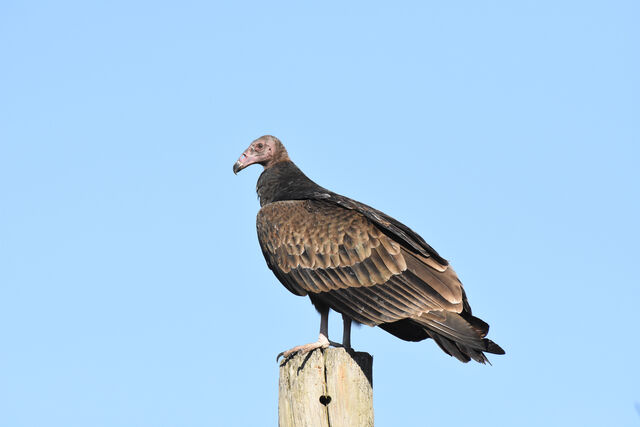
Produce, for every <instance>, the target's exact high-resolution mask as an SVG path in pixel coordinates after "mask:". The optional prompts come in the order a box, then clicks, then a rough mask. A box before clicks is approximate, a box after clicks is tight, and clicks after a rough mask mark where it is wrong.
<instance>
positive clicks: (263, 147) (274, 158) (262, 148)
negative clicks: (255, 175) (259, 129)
mask: <svg viewBox="0 0 640 427" xmlns="http://www.w3.org/2000/svg"><path fill="white" fill-rule="evenodd" d="M287 160H289V155H288V154H287V150H286V149H285V148H284V145H282V142H280V140H279V139H278V138H276V137H275V136H271V135H264V136H261V137H260V138H258V139H256V140H255V141H253V142H252V143H251V145H249V148H247V149H246V150H244V153H242V155H241V156H240V158H239V159H238V161H237V162H236V163H235V164H234V165H233V173H236V174H237V173H238V172H240V171H241V170H242V169H244V168H246V167H247V166H250V165H253V164H254V163H257V164H259V165H262V166H264V168H265V169H267V168H269V167H271V166H273V165H274V164H276V163H279V162H284V161H287Z"/></svg>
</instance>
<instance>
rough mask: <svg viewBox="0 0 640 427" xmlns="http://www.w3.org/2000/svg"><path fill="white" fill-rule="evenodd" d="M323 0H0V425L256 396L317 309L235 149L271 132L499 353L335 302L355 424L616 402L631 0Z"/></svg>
mask: <svg viewBox="0 0 640 427" xmlns="http://www.w3.org/2000/svg"><path fill="white" fill-rule="evenodd" d="M345 3H346V2H314V4H313V5H310V4H309V2H291V3H273V2H228V3H227V4H223V3H219V2H206V1H200V2H199V1H182V2H175V3H171V2H164V1H148V2H129V1H126V2H125V1H113V2H111V1H110V2H106V1H96V2H85V1H77V2H69V1H55V2H54V1H51V2H24V1H14V0H5V1H3V2H2V3H1V4H0V58H1V60H2V65H1V66H0V425H2V426H3V427H4V426H7V427H23V426H24V427H26V426H29V427H31V426H33V427H41V426H55V427H57V426H60V427H75V426H77V427H86V426H92V427H100V426H105V427H106V426H109V427H111V426H131V427H141V426H149V427H152V426H153V427H158V426H231V425H238V426H258V425H275V424H276V420H277V376H278V368H277V365H276V363H275V355H276V354H277V353H278V352H280V351H281V350H284V349H286V348H289V347H291V346H293V345H296V344H301V343H304V342H308V341H311V340H314V339H315V338H316V337H317V332H318V322H319V316H318V314H317V313H316V312H315V310H314V309H313V308H312V306H311V304H310V303H309V302H308V300H307V299H304V298H299V297H295V296H293V295H291V294H289V293H288V291H286V290H285V289H284V287H282V286H281V285H280V284H279V283H278V282H277V281H276V279H275V278H274V277H273V276H272V274H271V272H270V271H269V270H268V269H267V267H266V266H265V264H264V261H263V259H262V254H261V253H260V250H259V247H258V243H257V238H256V233H255V214H256V212H257V210H258V202H257V200H256V196H255V191H254V188H255V181H256V179H257V177H258V174H259V172H260V168H259V167H253V168H249V169H247V170H245V171H243V172H242V173H241V174H240V175H238V176H234V175H233V173H232V171H231V167H232V165H233V163H234V162H235V160H236V159H237V158H238V156H239V155H240V153H241V152H242V151H243V150H244V149H245V148H246V146H247V145H248V144H249V143H250V142H251V141H252V140H253V139H254V138H256V137H258V136H260V135H263V134H266V133H270V134H274V135H277V136H278V137H280V138H281V139H282V140H283V141H284V143H285V144H286V146H287V148H288V150H289V153H290V155H291V157H292V158H293V159H294V160H295V161H296V163H297V164H298V165H299V166H300V167H301V168H302V169H303V170H304V171H305V172H306V173H307V174H308V175H309V176H311V177H312V178H313V179H315V180H316V181H317V182H318V183H320V184H321V185H323V186H325V187H328V188H330V189H332V190H334V191H337V192H340V193H343V194H345V195H348V196H350V197H353V198H356V199H358V200H360V201H363V202H365V203H368V204H371V205H374V206H375V207H377V208H379V209H381V210H383V211H385V212H387V213H389V214H390V215H392V216H394V217H396V218H398V219H400V220H401V221H403V222H405V223H406V224H408V225H409V226H411V227H412V228H413V229H415V230H416V231H418V232H419V233H421V234H422V235H423V237H425V239H426V240H427V241H428V242H430V243H431V244H432V245H433V246H434V247H435V248H436V249H437V250H438V251H439V252H440V253H441V254H442V255H443V256H445V257H446V258H448V259H449V260H450V261H451V262H452V264H453V265H454V267H455V268H456V270H457V272H458V273H459V275H460V276H461V278H462V281H463V282H464V284H465V287H466V289H467V293H468V295H469V298H470V301H471V304H472V307H473V309H474V313H475V314H477V315H478V316H480V317H482V318H483V319H485V320H486V321H488V322H489V323H490V324H491V327H492V328H491V332H490V337H491V338H492V339H493V340H495V341H496V342H497V343H499V344H500V345H501V346H502V347H504V348H505V350H506V351H507V355H506V356H493V357H490V358H491V361H492V362H493V366H481V365H478V364H467V365H465V364H462V363H459V362H458V361H456V360H455V359H452V358H450V357H448V356H446V355H445V354H443V353H442V352H441V351H440V350H439V349H438V348H437V347H436V345H435V344H434V343H433V342H431V341H427V342H422V343H406V342H402V341H400V340H398V339H395V338H393V337H392V336H390V335H388V334H387V333H385V332H383V331H381V330H378V329H372V328H368V327H360V328H357V329H356V330H355V331H354V336H353V343H354V346H355V347H356V348H357V349H359V350H363V351H367V352H370V353H372V354H373V355H374V361H375V362H374V392H375V414H376V421H377V424H376V425H377V426H383V427H384V426H389V427H392V426H422V425H424V426H442V425H447V426H470V425H473V426H475V427H482V426H540V425H550V426H568V425H575V426H604V425H607V426H639V425H640V414H638V413H637V412H636V408H635V405H636V402H640V372H639V371H640V368H639V364H638V357H639V356H638V354H640V328H639V324H640V321H639V320H638V301H639V300H640V283H639V282H640V280H639V274H638V259H639V256H640V250H639V249H638V241H639V240H640V227H639V225H638V222H639V218H640V194H639V193H640V191H639V184H640V172H639V169H640V166H639V163H640V120H639V119H640V84H639V83H640V78H639V77H638V76H640V56H639V55H638V48H639V42H640V26H639V25H638V21H639V19H640V6H639V4H638V2H634V1H607V2H605V1H601V2H595V1H520V2H512V1H484V2H478V1H461V2H415V3H409V2H401V3H398V4H395V5H394V6H389V5H387V4H385V3H386V2H384V3H380V2H371V1H367V2H357V3H356V2H350V4H345ZM340 330H341V322H340V320H339V316H336V315H333V316H332V317H331V319H330V332H331V334H332V338H336V339H340Z"/></svg>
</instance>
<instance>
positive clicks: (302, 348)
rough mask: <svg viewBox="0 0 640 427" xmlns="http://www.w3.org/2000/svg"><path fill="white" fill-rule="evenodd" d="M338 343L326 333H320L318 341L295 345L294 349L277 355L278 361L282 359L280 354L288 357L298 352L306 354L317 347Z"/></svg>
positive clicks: (326, 346)
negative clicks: (331, 339) (330, 339)
mask: <svg viewBox="0 0 640 427" xmlns="http://www.w3.org/2000/svg"><path fill="white" fill-rule="evenodd" d="M336 344H337V343H335V342H333V341H329V338H327V337H326V336H325V335H324V334H320V336H319V337H318V341H316V342H312V343H309V344H304V345H298V346H295V347H293V348H292V349H289V350H287V351H283V352H281V353H279V354H278V356H276V362H277V361H278V360H279V359H280V356H283V357H284V358H285V359H286V358H288V357H289V356H292V355H294V354H296V353H300V354H306V353H308V352H310V351H313V350H315V349H316V348H323V349H324V348H328V347H329V346H330V345H333V346H335V345H336ZM338 345H339V344H338Z"/></svg>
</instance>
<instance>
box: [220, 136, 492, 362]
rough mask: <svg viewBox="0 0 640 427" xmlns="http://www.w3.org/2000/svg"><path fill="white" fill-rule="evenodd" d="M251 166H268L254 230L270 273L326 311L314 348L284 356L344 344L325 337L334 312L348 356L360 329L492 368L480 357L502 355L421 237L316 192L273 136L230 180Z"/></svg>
mask: <svg viewBox="0 0 640 427" xmlns="http://www.w3.org/2000/svg"><path fill="white" fill-rule="evenodd" d="M255 163H257V164H260V165H262V166H263V167H264V171H263V172H262V174H261V175H260V178H258V184H257V192H258V197H259V198H260V206H261V209H260V211H259V212H258V217H257V221H256V225H257V229H258V240H259V241H260V247H261V249H262V253H263V255H264V257H265V259H266V261H267V265H268V266H269V268H270V269H271V270H272V271H273V273H274V274H275V275H276V277H277V278H278V280H279V281H280V282H282V284H283V285H284V286H285V287H286V288H287V289H288V290H289V291H291V292H292V293H294V294H296V295H300V296H305V295H308V296H309V299H311V302H312V303H313V305H314V306H315V307H316V309H317V310H318V311H319V312H320V336H319V338H318V341H317V342H314V343H310V344H306V345H302V346H297V347H294V348H292V349H291V350H288V351H285V352H283V353H281V354H280V355H282V354H283V355H284V356H285V357H288V356H290V355H292V354H294V353H297V352H301V353H305V352H308V351H311V350H314V349H316V348H327V347H328V346H329V345H330V344H332V345H339V344H335V343H333V342H330V341H329V338H328V320H329V309H330V308H331V309H333V310H335V311H337V312H339V313H341V314H342V318H343V321H344V333H343V342H342V345H343V346H344V347H346V348H350V347H351V342H350V341H351V340H350V335H351V333H350V332H351V322H352V321H355V322H359V323H363V324H365V325H369V326H379V327H380V328H382V329H384V330H385V331H387V332H389V333H390V334H392V335H395V336H396V337H398V338H400V339H403V340H406V341H421V340H424V339H427V338H432V339H433V340H434V341H435V342H436V343H437V344H438V346H440V348H441V349H442V350H443V351H444V352H445V353H447V354H449V355H450V356H454V357H456V358H457V359H458V360H460V361H462V362H468V361H469V360H471V359H473V360H475V361H477V362H480V363H485V362H488V360H487V358H486V356H485V355H484V353H483V352H487V353H494V354H504V350H502V348H500V346H498V345H497V344H496V343H494V342H493V341H491V340H490V339H487V338H485V336H486V335H487V332H488V331H489V325H488V324H487V323H485V322H484V321H482V320H481V319H479V318H477V317H475V316H473V315H472V314H471V307H470V306H469V302H468V301H467V297H466V295H465V292H464V289H463V287H462V283H461V282H460V280H459V279H458V276H457V275H456V273H455V271H454V270H453V268H451V266H450V265H449V263H448V262H447V260H445V259H444V258H442V257H441V256H440V255H439V254H438V253H437V252H436V251H435V250H434V249H433V248H432V247H431V246H429V244H427V242H425V241H424V239H422V237H420V236H419V235H418V234H417V233H416V232H414V231H413V230H411V229H410V228H409V227H407V226H406V225H404V224H402V223H400V222H399V221H397V220H395V219H393V218H391V217H390V216H388V215H386V214H384V213H382V212H380V211H378V210H376V209H374V208H372V207H370V206H367V205H365V204H363V203H360V202H357V201H355V200H352V199H349V198H347V197H344V196H341V195H339V194H336V193H334V192H332V191H329V190H327V189H325V188H322V187H320V186H319V185H318V184H316V183H315V182H313V181H312V180H310V179H309V178H307V176H306V175H305V174H304V173H302V171H301V170H300V169H298V167H297V166H296V165H295V164H294V163H293V162H292V161H291V160H290V159H289V155H288V154H287V150H286V149H285V148H284V146H283V145H282V142H280V140H279V139H278V138H276V137H274V136H271V135H265V136H262V137H260V138H258V139H256V140H255V141H253V142H252V143H251V145H249V148H247V149H246V150H245V151H244V153H242V155H241V156H240V158H239V159H238V161H237V162H236V163H235V164H234V165H233V172H234V173H236V174H237V173H238V172H239V171H241V170H242V169H244V168H246V167H247V166H249V165H252V164H255ZM280 355H278V356H280Z"/></svg>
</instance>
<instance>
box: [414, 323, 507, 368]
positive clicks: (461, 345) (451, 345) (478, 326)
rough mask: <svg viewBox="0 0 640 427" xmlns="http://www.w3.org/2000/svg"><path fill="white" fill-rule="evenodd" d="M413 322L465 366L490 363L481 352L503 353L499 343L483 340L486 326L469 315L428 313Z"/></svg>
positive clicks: (487, 330) (487, 328)
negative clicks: (474, 363)
mask: <svg viewBox="0 0 640 427" xmlns="http://www.w3.org/2000/svg"><path fill="white" fill-rule="evenodd" d="M412 320H413V321H414V322H416V323H418V324H420V325H421V326H422V327H423V328H424V331H425V332H426V333H427V335H429V336H430V337H431V338H433V340H434V341H435V342H436V344H438V346H439V347H440V348H441V349H442V351H444V352H445V353H447V354H448V355H450V356H453V357H455V358H456V359H458V360H459V361H461V362H464V363H467V362H468V361H470V360H471V359H473V360H475V361H476V362H479V363H482V364H484V363H489V364H491V363H490V362H489V359H487V357H486V356H485V355H484V352H487V353H493V354H505V352H504V350H503V349H502V348H501V347H500V346H499V345H498V344H496V343H494V342H493V341H491V340H490V339H488V338H485V336H487V333H488V332H489V325H488V324H487V323H485V322H484V321H482V320H481V319H479V318H477V317H474V316H472V315H471V314H470V313H468V312H463V314H457V313H452V312H447V311H435V312H427V313H423V314H421V315H420V317H414V318H413V319H412Z"/></svg>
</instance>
